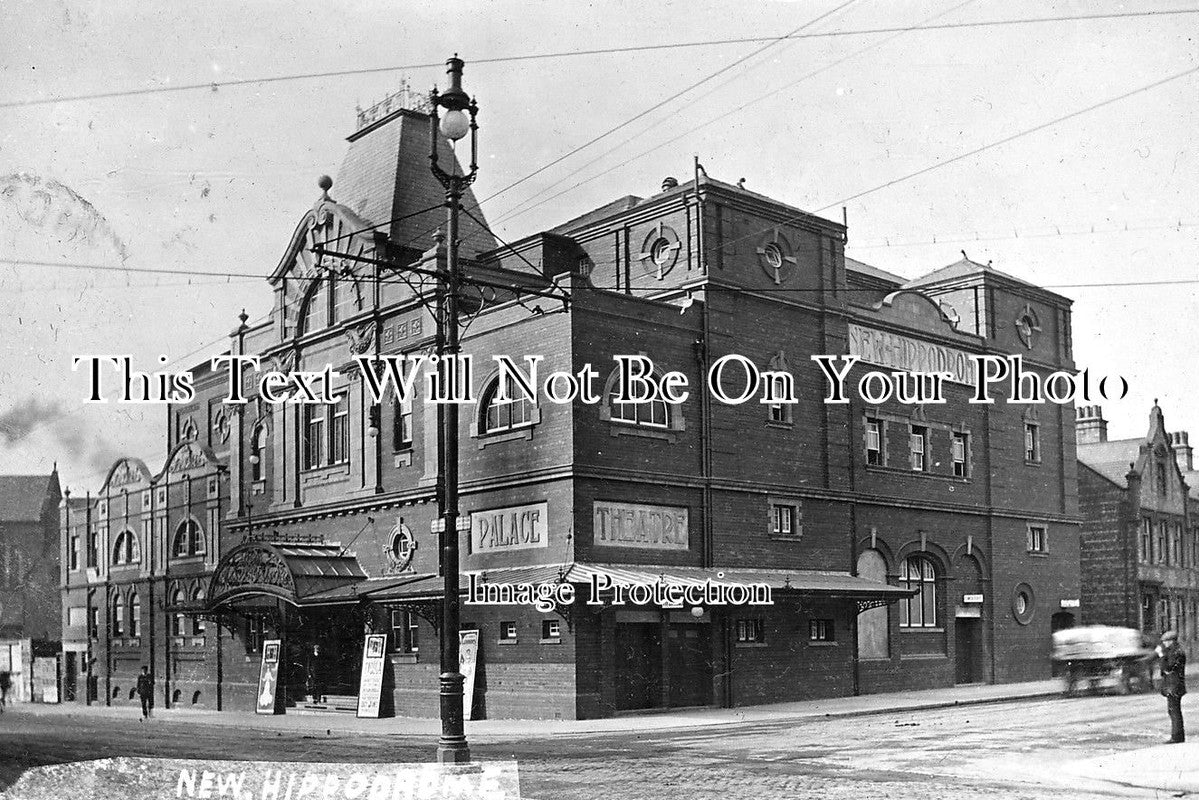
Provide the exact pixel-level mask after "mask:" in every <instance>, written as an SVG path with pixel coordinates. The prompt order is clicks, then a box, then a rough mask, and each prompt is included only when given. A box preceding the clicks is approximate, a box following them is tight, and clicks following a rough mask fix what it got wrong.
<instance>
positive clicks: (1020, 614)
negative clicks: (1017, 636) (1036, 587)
mask: <svg viewBox="0 0 1199 800" xmlns="http://www.w3.org/2000/svg"><path fill="white" fill-rule="evenodd" d="M1036 613H1037V607H1036V598H1035V596H1034V595H1033V591H1032V587H1031V586H1029V585H1028V584H1027V583H1021V584H1019V585H1018V586H1016V588H1015V590H1014V591H1013V592H1012V616H1013V617H1015V618H1016V622H1018V623H1020V624H1021V625H1027V624H1028V623H1030V622H1032V619H1033V617H1034V616H1036Z"/></svg>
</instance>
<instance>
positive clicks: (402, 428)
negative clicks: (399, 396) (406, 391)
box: [392, 397, 412, 450]
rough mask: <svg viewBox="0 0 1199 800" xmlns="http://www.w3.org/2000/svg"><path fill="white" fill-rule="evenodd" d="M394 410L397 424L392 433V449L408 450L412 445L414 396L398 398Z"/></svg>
mask: <svg viewBox="0 0 1199 800" xmlns="http://www.w3.org/2000/svg"><path fill="white" fill-rule="evenodd" d="M394 411H395V426H394V428H393V435H392V449H393V450H407V449H408V448H409V447H412V398H411V397H408V398H405V399H403V400H397V401H396V402H395V408H394Z"/></svg>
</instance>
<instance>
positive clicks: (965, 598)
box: [962, 594, 983, 604]
mask: <svg viewBox="0 0 1199 800" xmlns="http://www.w3.org/2000/svg"><path fill="white" fill-rule="evenodd" d="M982 601H983V596H982V595H981V594H964V595H962V602H963V603H967V604H969V603H974V604H977V603H981V602H982Z"/></svg>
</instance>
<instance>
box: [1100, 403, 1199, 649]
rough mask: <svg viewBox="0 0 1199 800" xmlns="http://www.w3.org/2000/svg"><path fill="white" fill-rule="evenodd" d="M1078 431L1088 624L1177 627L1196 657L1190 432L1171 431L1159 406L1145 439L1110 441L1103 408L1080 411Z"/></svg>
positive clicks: (1198, 562) (1196, 551) (1197, 581)
mask: <svg viewBox="0 0 1199 800" xmlns="http://www.w3.org/2000/svg"><path fill="white" fill-rule="evenodd" d="M1077 433H1078V462H1079V469H1078V490H1079V500H1080V505H1081V507H1082V510H1083V514H1084V521H1083V536H1082V581H1083V584H1082V585H1083V595H1082V602H1083V605H1082V611H1083V620H1084V621H1085V622H1087V623H1101V624H1106V625H1120V626H1125V627H1132V628H1139V629H1141V630H1142V631H1144V632H1145V633H1147V634H1159V633H1161V632H1162V631H1165V630H1167V629H1170V628H1173V629H1175V630H1177V631H1178V635H1179V643H1180V644H1181V645H1182V646H1184V647H1185V648H1186V649H1187V651H1188V652H1189V653H1190V654H1191V655H1195V653H1196V650H1197V644H1199V625H1197V623H1199V513H1197V510H1199V499H1197V495H1196V493H1195V489H1194V488H1192V487H1197V486H1199V474H1197V473H1196V472H1195V470H1194V460H1193V455H1192V450H1191V445H1190V441H1189V436H1188V434H1187V433H1186V432H1177V433H1170V432H1168V431H1167V430H1166V424H1165V419H1164V417H1163V415H1162V410H1161V408H1159V407H1158V406H1157V404H1156V402H1155V403H1154V406H1153V408H1152V410H1151V411H1150V413H1149V429H1148V432H1147V433H1146V434H1145V436H1143V437H1137V438H1134V439H1118V440H1108V438H1107V421H1106V420H1104V418H1103V409H1102V408H1100V407H1099V406H1085V407H1083V408H1080V409H1079V412H1078V420H1077Z"/></svg>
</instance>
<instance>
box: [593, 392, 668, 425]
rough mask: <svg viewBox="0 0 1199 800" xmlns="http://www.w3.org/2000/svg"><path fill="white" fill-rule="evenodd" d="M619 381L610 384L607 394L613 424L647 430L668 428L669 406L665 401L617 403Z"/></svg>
mask: <svg viewBox="0 0 1199 800" xmlns="http://www.w3.org/2000/svg"><path fill="white" fill-rule="evenodd" d="M618 384H619V381H613V382H612V388H611V390H610V391H609V392H608V403H609V406H610V408H611V419H612V421H613V422H623V423H625V424H628V425H642V426H644V427H647V428H669V427H670V406H669V405H667V403H666V401H665V400H650V401H648V402H645V403H618V402H617V401H616V397H617V394H618V389H619V386H618Z"/></svg>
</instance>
